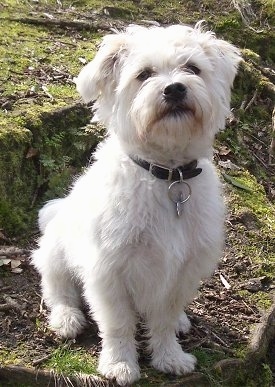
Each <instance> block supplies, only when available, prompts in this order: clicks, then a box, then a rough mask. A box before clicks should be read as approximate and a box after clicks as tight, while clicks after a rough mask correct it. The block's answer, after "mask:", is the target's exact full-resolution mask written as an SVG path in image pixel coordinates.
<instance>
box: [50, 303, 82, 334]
mask: <svg viewBox="0 0 275 387" xmlns="http://www.w3.org/2000/svg"><path fill="white" fill-rule="evenodd" d="M49 325H50V328H51V329H52V330H53V331H55V332H56V334H57V335H58V336H61V337H63V338H70V339H74V338H75V337H76V336H77V335H78V334H79V333H80V332H81V331H82V330H83V328H84V327H85V325H86V319H85V317H84V314H83V313H82V312H81V310H79V309H77V308H72V307H70V306H64V305H59V306H56V307H54V308H53V309H52V311H51V314H50V316H49Z"/></svg>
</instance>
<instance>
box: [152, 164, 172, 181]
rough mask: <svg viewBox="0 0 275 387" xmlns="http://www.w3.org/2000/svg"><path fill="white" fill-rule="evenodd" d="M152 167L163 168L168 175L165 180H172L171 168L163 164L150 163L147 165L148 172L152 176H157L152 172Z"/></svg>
mask: <svg viewBox="0 0 275 387" xmlns="http://www.w3.org/2000/svg"><path fill="white" fill-rule="evenodd" d="M154 167H156V168H160V169H164V170H165V171H168V177H167V179H166V181H171V180H172V177H173V169H171V168H167V167H164V166H163V165H159V164H154V163H150V165H149V173H151V175H152V176H154V177H157V176H156V175H155V174H154V173H153V168H154Z"/></svg>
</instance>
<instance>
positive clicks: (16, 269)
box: [11, 267, 23, 274]
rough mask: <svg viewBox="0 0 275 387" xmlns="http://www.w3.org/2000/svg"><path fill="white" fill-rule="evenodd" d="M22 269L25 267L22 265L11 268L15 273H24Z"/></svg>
mask: <svg viewBox="0 0 275 387" xmlns="http://www.w3.org/2000/svg"><path fill="white" fill-rule="evenodd" d="M22 271H23V269H21V267H16V268H15V269H11V272H12V273H15V274H20V273H22Z"/></svg>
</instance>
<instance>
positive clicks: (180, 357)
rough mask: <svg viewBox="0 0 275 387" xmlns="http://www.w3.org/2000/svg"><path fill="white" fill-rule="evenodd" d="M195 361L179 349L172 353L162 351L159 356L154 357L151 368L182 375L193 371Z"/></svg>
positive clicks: (191, 356) (193, 357)
mask: <svg viewBox="0 0 275 387" xmlns="http://www.w3.org/2000/svg"><path fill="white" fill-rule="evenodd" d="M196 362H197V359H196V358H195V356H193V355H190V354H189V353H186V352H183V351H182V350H181V349H180V350H176V351H174V352H166V351H164V352H163V353H162V354H161V355H159V356H154V358H153V360H152V363H151V364H152V366H153V367H154V368H156V369H157V370H159V371H162V372H165V373H169V374H175V375H183V374H188V373H189V372H192V371H194V368H195V365H196Z"/></svg>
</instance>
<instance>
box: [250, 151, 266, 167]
mask: <svg viewBox="0 0 275 387" xmlns="http://www.w3.org/2000/svg"><path fill="white" fill-rule="evenodd" d="M252 154H253V156H254V157H255V158H256V159H257V160H258V161H259V162H260V163H261V164H262V165H263V166H264V167H265V169H268V165H266V163H265V162H264V161H263V160H262V159H261V158H260V157H259V156H257V155H256V153H254V152H252Z"/></svg>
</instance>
